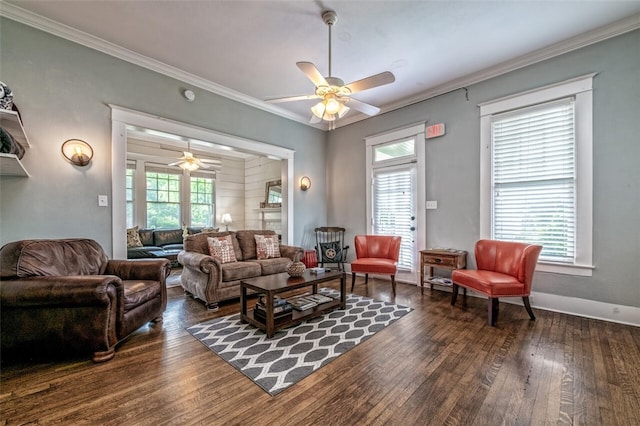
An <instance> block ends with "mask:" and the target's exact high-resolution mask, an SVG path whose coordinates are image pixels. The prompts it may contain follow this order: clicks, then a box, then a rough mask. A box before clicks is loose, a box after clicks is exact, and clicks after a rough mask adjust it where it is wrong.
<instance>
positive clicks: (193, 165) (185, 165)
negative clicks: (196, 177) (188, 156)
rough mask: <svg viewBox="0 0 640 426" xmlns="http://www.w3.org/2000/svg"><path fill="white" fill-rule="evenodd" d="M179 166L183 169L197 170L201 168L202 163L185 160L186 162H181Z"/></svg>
mask: <svg viewBox="0 0 640 426" xmlns="http://www.w3.org/2000/svg"><path fill="white" fill-rule="evenodd" d="M179 166H180V168H181V169H182V170H187V171H189V172H193V171H196V170H198V169H199V168H200V165H199V164H198V163H196V162H195V161H185V162H184V163H180V165H179Z"/></svg>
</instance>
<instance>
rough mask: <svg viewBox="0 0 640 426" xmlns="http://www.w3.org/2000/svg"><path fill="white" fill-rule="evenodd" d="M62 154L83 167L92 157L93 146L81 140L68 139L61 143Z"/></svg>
mask: <svg viewBox="0 0 640 426" xmlns="http://www.w3.org/2000/svg"><path fill="white" fill-rule="evenodd" d="M62 155H64V158H66V159H67V160H69V161H70V162H71V163H73V164H75V165H76V166H80V167H84V166H86V165H88V164H89V162H90V161H91V159H92V158H93V148H91V145H89V144H88V143H86V142H85V141H83V140H80V139H69V140H67V141H65V142H64V143H63V144H62Z"/></svg>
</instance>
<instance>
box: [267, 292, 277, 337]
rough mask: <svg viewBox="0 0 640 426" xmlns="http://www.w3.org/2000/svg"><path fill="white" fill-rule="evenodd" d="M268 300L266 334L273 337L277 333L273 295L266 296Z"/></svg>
mask: <svg viewBox="0 0 640 426" xmlns="http://www.w3.org/2000/svg"><path fill="white" fill-rule="evenodd" d="M266 299H267V306H266V308H267V315H266V324H265V326H266V328H267V330H266V333H267V337H273V335H274V333H275V331H274V328H275V320H274V318H273V295H272V294H271V293H267V294H266Z"/></svg>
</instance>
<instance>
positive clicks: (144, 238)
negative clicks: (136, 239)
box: [138, 229, 153, 246]
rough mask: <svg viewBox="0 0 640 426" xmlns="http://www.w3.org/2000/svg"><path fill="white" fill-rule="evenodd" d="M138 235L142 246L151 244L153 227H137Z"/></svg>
mask: <svg viewBox="0 0 640 426" xmlns="http://www.w3.org/2000/svg"><path fill="white" fill-rule="evenodd" d="M138 235H139V236H140V241H141V242H142V245H143V246H152V245H153V229H138Z"/></svg>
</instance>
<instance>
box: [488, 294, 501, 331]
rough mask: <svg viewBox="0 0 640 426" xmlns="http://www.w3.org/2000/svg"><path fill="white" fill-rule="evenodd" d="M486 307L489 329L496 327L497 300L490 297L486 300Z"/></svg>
mask: <svg viewBox="0 0 640 426" xmlns="http://www.w3.org/2000/svg"><path fill="white" fill-rule="evenodd" d="M487 307H488V311H489V312H488V314H489V315H488V317H489V318H488V323H489V325H490V326H491V327H495V325H496V321H498V309H499V308H498V298H497V297H490V298H489V299H488V300H487Z"/></svg>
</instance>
